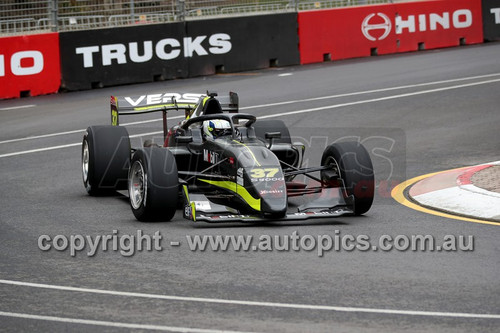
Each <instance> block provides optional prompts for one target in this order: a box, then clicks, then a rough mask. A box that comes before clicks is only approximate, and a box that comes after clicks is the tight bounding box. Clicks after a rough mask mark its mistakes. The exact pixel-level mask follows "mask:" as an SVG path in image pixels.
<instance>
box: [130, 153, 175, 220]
mask: <svg viewBox="0 0 500 333" xmlns="http://www.w3.org/2000/svg"><path fill="white" fill-rule="evenodd" d="M128 190H129V198H130V207H131V208H132V212H133V213H134V216H135V217H136V219H137V220H139V221H142V222H158V221H170V220H171V219H172V218H173V217H174V215H175V211H176V210H177V201H178V198H179V195H178V194H179V179H178V173H177V164H176V162H175V157H174V155H173V154H172V153H171V152H170V151H169V150H168V149H165V148H158V147H150V148H144V149H140V150H137V151H136V152H135V154H134V156H133V157H132V162H131V166H130V171H129V176H128Z"/></svg>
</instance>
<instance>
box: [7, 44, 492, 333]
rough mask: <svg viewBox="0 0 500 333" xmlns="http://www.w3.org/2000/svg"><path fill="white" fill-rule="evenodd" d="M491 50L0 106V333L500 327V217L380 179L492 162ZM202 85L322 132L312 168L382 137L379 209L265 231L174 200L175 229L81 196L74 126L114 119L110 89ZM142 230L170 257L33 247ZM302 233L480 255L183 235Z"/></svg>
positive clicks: (147, 126)
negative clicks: (324, 156) (451, 240)
mask: <svg viewBox="0 0 500 333" xmlns="http://www.w3.org/2000/svg"><path fill="white" fill-rule="evenodd" d="M499 54H500V44H498V43H492V44H485V45H481V46H473V47H460V48H451V49H445V50H438V51H425V52H418V53H410V54H403V55H396V56H383V57H376V58H369V59H359V60H350V61H343V62H335V63H325V64H318V65H309V66H303V67H287V68H273V69H269V70H263V71H255V72H250V73H240V74H235V75H218V76H212V77H207V78H195V79H188V80H176V81H168V82H157V83H151V84H142V85H130V86H122V87H113V88H105V89H100V90H92V91H83V92H74V93H66V94H58V95H52V96H43V97H36V98H24V99H19V100H8V101H1V102H0V126H1V131H0V169H1V175H2V177H1V181H0V184H1V189H2V195H1V199H0V200H1V201H0V202H1V208H0V295H1V296H0V297H1V302H0V323H1V324H0V331H51V332H66V331H83V332H85V331H92V332H94V331H106V332H115V331H117V332H118V331H124V330H125V331H128V330H138V331H150V330H152V331H155V330H157V331H187V332H196V331H199V332H210V331H257V332H280V331H282V332H304V331H311V332H329V331H340V332H358V331H365V332H388V331H412V332H415V331H425V332H428V331H431V332H432V331H434V332H451V331H453V332H457V331H462V332H472V331H499V327H500V310H499V309H500V283H499V282H498V281H499V276H500V263H499V260H498V254H499V245H498V244H499V243H498V236H499V235H500V229H499V226H498V225H488V224H481V223H472V222H467V221H459V220H454V219H448V218H444V217H439V216H434V215H429V214H425V213H422V212H419V211H416V210H412V209H409V208H408V207H405V206H402V205H400V204H398V203H397V202H396V201H395V200H393V199H392V198H390V196H388V195H387V191H384V190H383V189H382V185H381V184H382V183H383V182H382V180H390V181H392V180H394V181H403V180H405V179H409V178H412V177H416V176H419V175H423V174H427V173H430V172H436V171H442V170H447V169H452V168H456V167H462V166H467V165H475V164H479V163H485V162H490V161H495V160H498V152H499V142H500V131H499V130H498V124H499V120H500V113H499V104H500V98H499V92H500V57H499V56H498V55H499ZM207 89H210V90H216V91H219V92H227V91H230V90H231V91H236V92H238V93H239V95H240V105H241V108H242V110H241V112H248V113H253V114H255V115H257V116H269V117H277V118H279V119H283V120H284V121H285V122H286V124H287V125H288V126H289V128H290V131H291V133H292V135H293V136H297V137H298V138H299V139H300V138H301V139H302V140H305V141H307V140H308V138H309V139H310V138H311V137H312V136H314V135H316V136H320V137H321V138H323V139H321V138H320V139H319V140H320V141H317V142H320V143H312V144H310V147H308V159H310V161H311V163H313V162H314V161H319V158H320V156H321V152H322V150H323V149H324V145H325V143H326V141H328V142H333V141H335V140H337V139H339V138H340V137H346V136H352V137H356V136H358V137H359V138H365V139H366V138H373V137H377V138H380V137H382V139H381V140H382V141H380V142H378V143H377V142H375V143H374V141H370V140H368V141H366V142H367V145H368V146H370V145H371V146H370V153H371V155H372V158H374V164H375V174H376V177H377V181H378V183H379V187H378V190H377V198H376V200H375V204H374V206H373V207H372V209H371V210H370V211H369V212H368V213H367V214H366V215H365V216H361V217H341V218H338V219H332V220H316V221H312V222H273V223H268V224H258V225H248V224H237V223H232V224H228V225H220V224H219V225H214V224H196V223H194V222H189V221H186V220H183V219H182V217H181V214H180V211H179V212H178V213H177V215H176V216H175V218H174V220H173V221H171V222H168V223H139V222H137V221H135V219H134V217H133V215H132V213H131V210H130V208H129V206H128V202H127V199H126V198H124V197H122V196H116V197H105V198H94V197H90V196H88V195H87V194H86V192H85V190H84V188H83V185H82V181H81V165H80V163H81V162H80V149H81V146H80V144H81V138H82V135H83V129H85V128H86V127H87V126H88V125H93V124H108V123H109V119H110V116H109V106H108V103H109V96H110V95H112V94H114V95H118V96H123V95H141V94H145V93H160V92H165V91H169V92H204V91H206V90H207ZM290 101H293V102H290ZM296 111H297V112H296ZM170 116H172V117H175V116H178V115H175V114H170ZM158 118H159V115H151V116H147V117H140V118H126V119H124V118H122V123H130V122H134V121H143V120H145V119H151V120H152V121H151V122H148V123H141V124H136V125H128V126H127V128H128V129H129V132H130V134H131V135H139V136H138V137H134V138H133V144H140V140H141V139H145V138H148V136H144V137H143V136H140V135H141V134H143V133H150V132H155V131H160V129H161V128H160V126H161V122H160V121H157V119H158ZM172 121H178V119H174V120H172ZM52 134H53V135H52ZM325 137H326V139H324V138H325ZM387 138H389V140H386V139H387ZM391 139H392V140H391ZM321 140H326V141H321ZM309 142H316V141H314V140H310V141H309ZM321 142H323V144H321ZM387 142H392V143H394V149H393V150H391V149H392V148H391V147H388V146H386V144H387ZM377 147H378V148H379V150H377V149H375V148H377ZM383 149H385V150H383ZM381 156H382V157H381ZM384 156H385V157H386V158H384ZM389 167H391V168H392V169H391V170H393V171H391V170H388V168H389ZM114 230H116V231H114ZM138 230H140V231H141V232H142V233H143V234H144V235H150V236H153V235H154V234H155V233H156V232H158V233H159V234H160V235H161V236H162V240H161V246H160V247H161V249H162V250H161V251H160V250H158V249H154V248H152V249H151V250H150V251H145V250H143V251H135V253H133V255H130V256H124V255H122V254H121V252H120V251H119V250H118V251H113V250H112V249H109V248H108V249H107V250H103V249H102V247H99V248H98V249H97V251H96V253H95V255H93V256H89V255H88V251H89V247H88V246H87V247H85V249H84V250H82V251H79V252H77V253H76V254H75V256H72V255H71V253H70V250H69V249H67V250H66V251H58V250H55V249H51V250H49V251H42V250H41V249H40V248H39V246H38V239H39V236H40V235H49V236H51V237H54V236H56V235H64V236H65V237H67V238H68V239H70V237H71V235H82V236H83V237H85V236H89V237H94V239H95V238H96V237H97V236H98V235H115V236H116V238H117V239H118V238H119V237H121V236H123V235H137V233H138ZM294 234H295V235H299V236H301V237H303V238H301V240H303V241H304V242H305V243H304V244H303V245H305V247H306V248H307V245H308V244H310V243H307V242H308V241H309V242H311V241H312V240H311V237H312V238H317V237H320V236H325V235H329V236H331V238H332V239H334V237H335V236H338V237H343V236H346V235H352V236H354V237H357V236H359V235H365V236H368V237H369V239H370V241H373V243H372V244H375V245H376V244H378V243H377V241H378V239H379V237H380V236H382V235H391V236H392V237H393V238H395V237H397V236H398V235H403V236H407V237H408V238H410V237H411V236H412V235H431V236H432V237H434V238H435V239H436V242H437V243H440V242H441V240H443V238H444V237H445V236H446V235H454V236H457V237H458V236H459V235H462V236H464V237H465V239H466V241H465V243H467V240H468V239H469V238H468V237H469V236H472V237H473V249H470V248H469V250H467V249H466V247H464V248H465V249H466V250H464V251H461V250H457V251H430V250H427V251H412V250H411V249H409V250H406V251H405V250H401V251H398V250H395V249H392V250H387V251H382V250H380V249H379V250H377V251H375V250H373V249H372V247H370V248H369V249H364V250H363V249H361V250H360V249H357V248H355V249H353V250H351V251H349V250H345V249H341V250H339V251H337V250H335V249H333V248H332V249H331V250H330V251H325V253H324V254H323V255H322V256H319V255H318V251H317V248H315V249H312V250H307V249H305V248H302V249H301V250H294V249H291V246H290V248H289V250H288V251H284V250H282V251H278V250H276V249H275V250H274V251H258V250H257V251H253V250H252V249H250V250H248V251H242V250H239V251H237V250H235V249H229V250H227V251H220V250H219V251H215V250H211V249H207V250H205V251H193V250H191V249H190V248H189V244H188V241H187V239H188V237H194V236H195V235H200V236H201V235H213V236H217V235H219V236H235V237H237V236H244V237H247V236H253V237H254V238H255V239H256V240H258V239H259V237H261V238H262V237H265V236H266V235H267V236H269V237H272V238H274V237H275V236H279V237H282V239H284V237H291V236H292V235H294ZM399 239H400V240H401V239H402V240H403V241H404V238H401V237H400V238H399ZM60 241H61V242H62V238H60ZM252 244H257V243H252ZM349 244H351V243H349ZM349 244H347V245H349ZM45 245H46V244H45ZM60 245H61V246H62V245H64V244H62V243H60ZM403 245H404V244H403ZM468 245H471V244H470V242H469V243H468ZM110 246H112V244H111V243H110ZM145 246H146V245H145ZM119 249H122V250H123V249H124V248H123V247H119Z"/></svg>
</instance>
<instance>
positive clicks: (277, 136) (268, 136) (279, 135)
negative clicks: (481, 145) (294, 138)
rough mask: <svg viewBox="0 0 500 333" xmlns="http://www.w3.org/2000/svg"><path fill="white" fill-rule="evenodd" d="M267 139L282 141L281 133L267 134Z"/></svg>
mask: <svg viewBox="0 0 500 333" xmlns="http://www.w3.org/2000/svg"><path fill="white" fill-rule="evenodd" d="M265 137H266V139H281V132H266V134H265Z"/></svg>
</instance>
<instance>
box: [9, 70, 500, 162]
mask: <svg viewBox="0 0 500 333" xmlns="http://www.w3.org/2000/svg"><path fill="white" fill-rule="evenodd" d="M492 75H493V74H492ZM494 75H496V76H498V75H500V74H494ZM497 82H500V79H495V80H486V81H479V82H472V83H466V84H459V85H455V86H449V87H442V88H436V89H429V90H422V91H416V92H411V93H406V94H398V95H391V96H386V97H379V98H373V99H367V100H362V101H355V102H348V103H341V104H333V105H326V106H321V107H317V108H311V109H304V110H297V111H288V112H282V113H275V114H271V115H267V116H260V117H259V119H266V118H275V117H281V116H288V115H294V114H301V113H311V112H318V111H324V110H329V109H330V110H331V109H337V108H342V107H346V106H353V105H361V104H368V103H375V102H381V101H388V100H393V99H399V98H406V97H413V96H418V95H425V94H431V93H435V92H441V91H448V90H454V89H461V88H466V87H473V86H479V85H483V84H490V83H497ZM284 103H285V102H284ZM286 103H288V102H286ZM270 105H271V104H269V105H267V106H270ZM261 107H263V106H261ZM248 108H250V107H247V109H248ZM240 109H241V110H243V109H244V108H240ZM171 119H172V118H171ZM148 121H151V120H148ZM155 134H156V132H155ZM145 135H149V133H144V134H137V135H135V136H134V137H139V136H145ZM0 143H2V142H0ZM78 144H80V143H74V144H69V145H62V146H54V147H47V148H40V149H33V150H27V151H20V152H15V153H8V154H3V155H0V158H2V157H8V156H16V155H23V154H29V153H35V152H38V151H45V150H54V149H61V148H66V147H72V146H75V145H78Z"/></svg>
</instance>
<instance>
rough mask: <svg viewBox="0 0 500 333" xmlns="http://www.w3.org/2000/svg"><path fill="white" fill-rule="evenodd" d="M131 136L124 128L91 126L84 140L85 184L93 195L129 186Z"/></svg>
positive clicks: (108, 192) (110, 192)
mask: <svg viewBox="0 0 500 333" xmlns="http://www.w3.org/2000/svg"><path fill="white" fill-rule="evenodd" d="M129 165H130V139H129V135H128V132H127V130H126V129H125V127H120V126H90V127H89V128H87V132H86V133H85V135H84V136H83V142H82V178H83V185H84V186H85V189H86V190H87V192H88V193H89V194H90V195H93V196H97V195H109V194H114V192H115V191H116V190H124V189H126V188H127V176H128V167H129Z"/></svg>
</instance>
